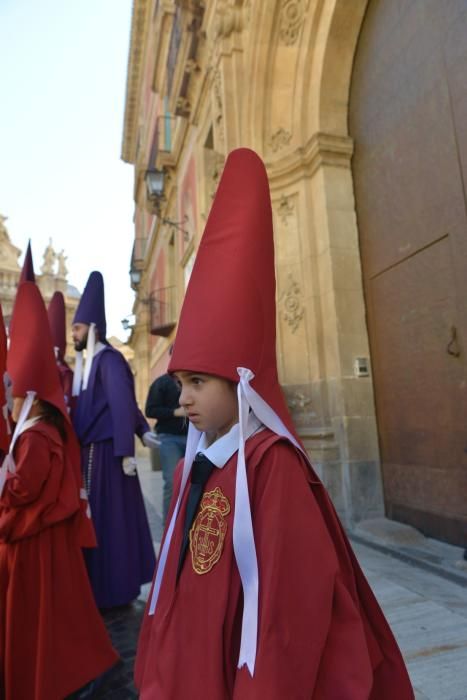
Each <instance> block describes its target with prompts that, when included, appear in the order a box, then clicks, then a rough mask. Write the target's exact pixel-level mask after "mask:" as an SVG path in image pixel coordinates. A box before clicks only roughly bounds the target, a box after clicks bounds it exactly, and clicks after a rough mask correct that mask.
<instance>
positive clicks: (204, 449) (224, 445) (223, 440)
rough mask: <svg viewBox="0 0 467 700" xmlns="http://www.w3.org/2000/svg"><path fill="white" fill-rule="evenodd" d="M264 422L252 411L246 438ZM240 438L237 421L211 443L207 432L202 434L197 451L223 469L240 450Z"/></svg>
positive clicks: (260, 427) (260, 428) (261, 426)
mask: <svg viewBox="0 0 467 700" xmlns="http://www.w3.org/2000/svg"><path fill="white" fill-rule="evenodd" d="M263 427H264V426H263V424H262V423H261V421H259V420H258V419H257V417H256V416H255V414H254V413H252V412H250V414H249V416H248V423H247V428H246V431H245V440H248V438H249V437H251V436H252V435H253V433H256V432H257V431H258V430H262V429H263ZM238 439H239V425H238V423H235V425H234V426H232V428H230V430H229V432H228V433H226V434H225V435H223V436H222V437H220V438H218V439H217V440H216V441H215V442H213V443H212V444H211V445H208V439H207V436H206V433H203V434H202V435H201V438H200V440H199V443H198V448H197V450H196V452H201V454H203V455H204V456H205V457H207V458H208V459H209V461H210V462H212V463H213V464H214V465H215V466H216V467H218V468H219V469H222V467H224V466H225V465H226V464H227V462H228V461H229V459H230V458H231V457H232V455H234V454H235V452H237V450H238Z"/></svg>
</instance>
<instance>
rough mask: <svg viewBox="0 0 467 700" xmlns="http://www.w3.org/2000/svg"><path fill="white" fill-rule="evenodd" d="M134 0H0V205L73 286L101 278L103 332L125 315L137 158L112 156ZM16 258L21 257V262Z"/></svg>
mask: <svg viewBox="0 0 467 700" xmlns="http://www.w3.org/2000/svg"><path fill="white" fill-rule="evenodd" d="M131 6H132V0H78V1H76V0H0V91H1V92H0V94H1V106H0V213H1V214H3V215H4V216H7V217H8V220H7V222H6V226H7V229H8V232H9V234H10V238H11V240H12V242H13V243H14V244H15V245H16V246H18V247H19V248H21V250H22V251H23V253H24V251H25V249H26V246H27V242H28V239H29V238H30V239H31V245H32V252H33V257H34V267H35V270H36V272H38V273H40V268H41V265H42V262H43V258H42V256H43V252H44V250H45V247H46V246H47V244H48V242H49V239H50V238H51V239H52V244H53V247H54V249H55V250H56V251H57V252H59V251H60V250H62V249H64V251H65V255H66V256H67V258H68V259H67V262H66V265H67V267H68V281H69V283H70V284H72V285H74V286H75V287H77V288H78V289H79V291H80V292H81V291H82V290H83V287H84V285H85V283H86V280H87V278H88V275H89V273H90V272H91V271H92V270H94V269H97V270H100V271H101V272H102V274H103V275H104V281H105V293H106V311H107V325H108V335H109V336H111V335H116V336H118V337H119V338H121V339H125V338H126V336H127V334H126V333H125V332H124V331H123V328H122V325H121V319H123V318H124V317H126V316H128V315H129V314H131V310H132V305H133V298H134V294H133V292H132V290H131V288H130V281H129V274H128V273H129V267H130V256H131V249H132V242H133V235H134V234H133V212H134V202H133V166H131V165H128V164H126V163H123V161H122V160H121V159H120V153H121V143H122V134H123V119H124V103H125V88H126V73H127V61H128V47H129V38H130V30H131ZM22 259H23V255H21V257H20V263H21V262H22Z"/></svg>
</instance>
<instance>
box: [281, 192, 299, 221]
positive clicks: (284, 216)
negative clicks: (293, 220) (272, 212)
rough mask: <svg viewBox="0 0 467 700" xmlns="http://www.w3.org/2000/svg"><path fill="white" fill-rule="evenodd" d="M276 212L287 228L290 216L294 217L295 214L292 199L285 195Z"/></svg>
mask: <svg viewBox="0 0 467 700" xmlns="http://www.w3.org/2000/svg"><path fill="white" fill-rule="evenodd" d="M276 211H277V215H278V216H279V218H280V220H281V221H282V223H283V224H284V226H287V223H288V219H289V216H293V215H294V212H295V207H294V205H293V202H292V199H291V197H286V195H285V194H283V195H282V197H281V199H280V202H279V205H278V207H277V210H276Z"/></svg>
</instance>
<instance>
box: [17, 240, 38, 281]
mask: <svg viewBox="0 0 467 700" xmlns="http://www.w3.org/2000/svg"><path fill="white" fill-rule="evenodd" d="M35 281H36V276H35V274H34V263H33V261H32V251H31V241H28V247H27V248H26V255H25V256H24V262H23V268H22V270H21V275H20V278H19V284H21V283H22V282H35Z"/></svg>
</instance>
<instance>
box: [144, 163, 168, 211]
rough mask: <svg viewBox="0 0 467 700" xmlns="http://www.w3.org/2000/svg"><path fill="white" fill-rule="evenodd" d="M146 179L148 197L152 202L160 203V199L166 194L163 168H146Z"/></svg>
mask: <svg viewBox="0 0 467 700" xmlns="http://www.w3.org/2000/svg"><path fill="white" fill-rule="evenodd" d="M144 180H145V182H146V192H147V195H148V199H149V200H150V201H151V202H155V203H160V200H161V199H162V198H163V196H164V180H165V172H164V171H163V170H157V168H150V169H149V170H146V173H145V175H144Z"/></svg>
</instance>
